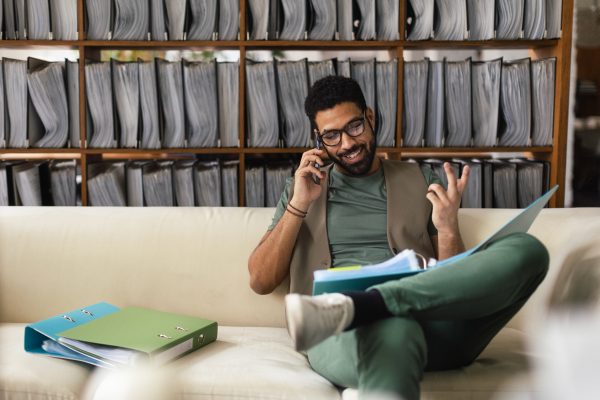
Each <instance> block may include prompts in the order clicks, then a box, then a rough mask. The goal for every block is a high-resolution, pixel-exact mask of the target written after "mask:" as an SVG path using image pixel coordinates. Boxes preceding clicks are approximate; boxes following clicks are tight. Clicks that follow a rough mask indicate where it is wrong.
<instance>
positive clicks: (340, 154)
mask: <svg viewBox="0 0 600 400" xmlns="http://www.w3.org/2000/svg"><path fill="white" fill-rule="evenodd" d="M366 147H367V146H365V145H364V144H363V145H360V146H354V147H353V148H351V149H350V150H348V151H345V152H343V153H338V157H345V156H347V155H348V154H352V153H356V152H357V151H358V150H360V149H362V148H366Z"/></svg>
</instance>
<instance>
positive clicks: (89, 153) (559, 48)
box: [0, 0, 574, 207]
mask: <svg viewBox="0 0 600 400" xmlns="http://www.w3.org/2000/svg"><path fill="white" fill-rule="evenodd" d="M399 1H400V35H401V40H399V41H390V42H387V41H386V42H383V41H370V42H365V41H351V42H342V41H246V40H245V37H246V35H245V32H246V28H245V21H246V15H245V13H246V10H245V8H246V7H245V5H246V2H245V0H240V39H241V40H239V41H202V42H198V41H168V42H155V41H147V42H141V41H139V42H138V41H91V40H90V41H88V40H84V39H83V25H84V23H83V21H84V15H83V0H78V30H79V40H77V41H42V40H31V41H29V40H27V41H23V40H21V41H19V40H2V41H0V48H5V49H9V48H11V49H31V50H33V49H73V50H79V59H80V62H79V79H80V82H79V83H80V85H79V86H80V121H81V142H82V143H85V95H84V88H85V80H84V67H83V66H84V64H83V60H84V59H85V58H90V59H94V60H100V52H101V51H102V50H123V49H128V50H201V51H207V50H237V51H239V54H240V79H239V85H240V88H239V99H240V110H239V117H240V124H239V126H240V136H239V138H240V146H241V147H239V148H202V149H159V150H142V149H89V148H82V149H76V148H71V149H0V157H2V154H7V155H8V154H10V155H11V156H13V157H14V156H15V155H16V154H20V155H23V158H25V157H26V156H27V155H28V154H29V155H32V157H33V156H34V155H39V154H49V153H54V154H56V155H57V158H65V157H66V156H67V155H68V154H72V155H73V158H77V159H79V160H80V162H81V167H82V168H81V174H82V182H83V184H82V186H81V188H82V189H81V197H82V204H83V205H87V186H86V184H85V183H86V182H87V168H86V167H87V165H88V164H89V163H90V162H96V161H100V160H102V158H103V157H106V158H110V159H114V158H118V156H119V155H121V154H122V155H123V157H125V156H126V155H127V156H130V155H132V154H135V155H139V156H143V157H144V158H148V157H152V156H153V155H156V156H161V157H164V156H165V155H167V156H168V155H171V154H172V155H175V154H177V155H181V154H231V155H236V156H237V157H239V161H240V164H239V175H238V177H239V179H238V181H239V204H240V206H243V205H244V168H245V161H246V154H300V153H303V152H304V151H307V150H309V149H308V148H247V147H245V142H246V141H245V132H244V126H245V124H244V120H245V106H244V102H245V94H244V91H245V84H244V78H245V74H244V70H245V69H244V62H243V60H244V59H245V57H246V51H254V50H285V51H287V50H335V51H356V50H387V51H388V53H389V55H390V57H391V58H396V57H397V58H398V59H399V62H398V114H397V115H398V119H397V130H396V147H393V148H379V149H378V150H377V152H378V153H387V154H388V157H390V158H394V159H401V157H402V156H403V155H407V154H410V155H411V156H419V155H425V154H427V155H439V156H442V157H443V156H457V155H462V156H469V157H473V156H478V155H483V156H485V155H489V154H490V153H505V152H506V153H513V152H524V153H525V155H526V156H528V157H533V158H536V159H539V160H544V161H548V162H550V164H551V176H550V186H551V187H552V186H554V185H556V184H558V185H560V187H559V189H558V191H557V193H556V195H555V196H554V197H553V198H552V199H551V200H550V207H563V206H564V196H565V166H566V149H567V122H568V114H569V112H568V105H569V81H570V64H571V41H572V40H571V39H572V30H573V3H574V0H563V14H562V38H560V39H556V40H517V41H506V40H504V41H460V42H458V41H457V42H441V41H422V42H413V41H405V40H402V39H403V37H404V9H405V6H404V3H405V1H406V0H399ZM405 49H406V50H423V49H436V50H438V49H439V50H444V49H446V50H458V49H460V50H466V49H496V50H504V49H506V50H509V49H528V50H529V54H530V56H531V58H532V59H539V58H546V57H556V59H557V62H556V92H555V108H554V109H555V112H554V138H553V143H552V146H551V147H488V148H402V147H401V137H402V83H403V82H402V81H403V70H404V65H403V60H402V58H403V57H402V54H403V52H404V50H405Z"/></svg>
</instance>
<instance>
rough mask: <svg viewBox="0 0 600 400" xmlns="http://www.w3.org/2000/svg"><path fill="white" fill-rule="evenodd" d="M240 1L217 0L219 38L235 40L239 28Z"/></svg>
mask: <svg viewBox="0 0 600 400" xmlns="http://www.w3.org/2000/svg"><path fill="white" fill-rule="evenodd" d="M239 15H240V2H239V1H238V0H219V33H218V38H219V40H237V38H238V32H239V30H240V17H239Z"/></svg>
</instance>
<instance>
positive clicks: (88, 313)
mask: <svg viewBox="0 0 600 400" xmlns="http://www.w3.org/2000/svg"><path fill="white" fill-rule="evenodd" d="M81 312H82V313H84V314H87V315H91V316H92V317H93V316H94V314H92V313H91V312H89V311H86V310H81Z"/></svg>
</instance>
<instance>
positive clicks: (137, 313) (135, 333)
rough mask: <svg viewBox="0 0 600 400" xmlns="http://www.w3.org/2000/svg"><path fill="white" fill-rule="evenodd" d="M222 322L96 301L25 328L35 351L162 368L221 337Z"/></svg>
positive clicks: (118, 365)
mask: <svg viewBox="0 0 600 400" xmlns="http://www.w3.org/2000/svg"><path fill="white" fill-rule="evenodd" d="M217 334H218V324H217V322H216V321H211V320H207V319H204V318H199V317H192V316H187V315H181V314H174V313H167V312H162V311H155V310H149V309H145V308H139V307H127V308H124V309H120V308H118V307H116V306H113V305H111V304H108V303H98V304H93V305H90V306H88V307H85V308H81V309H77V310H74V311H71V312H68V313H65V314H60V315H57V316H55V317H52V318H48V319H45V320H43V321H39V322H36V323H33V324H30V325H27V326H26V327H25V338H24V347H25V351H26V352H28V353H31V354H36V355H43V356H50V357H56V358H62V359H67V360H74V361H79V362H84V363H87V364H91V365H95V366H99V367H103V368H108V369H119V368H132V367H133V368H137V367H147V366H154V367H159V366H161V365H164V364H166V363H169V362H172V361H174V360H176V359H178V358H181V357H183V356H185V355H186V354H189V353H191V352H192V351H195V350H198V349H199V348H201V347H204V346H206V345H207V344H210V343H212V342H214V341H215V340H216V339H217Z"/></svg>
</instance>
